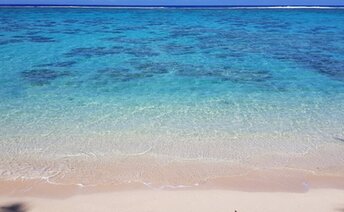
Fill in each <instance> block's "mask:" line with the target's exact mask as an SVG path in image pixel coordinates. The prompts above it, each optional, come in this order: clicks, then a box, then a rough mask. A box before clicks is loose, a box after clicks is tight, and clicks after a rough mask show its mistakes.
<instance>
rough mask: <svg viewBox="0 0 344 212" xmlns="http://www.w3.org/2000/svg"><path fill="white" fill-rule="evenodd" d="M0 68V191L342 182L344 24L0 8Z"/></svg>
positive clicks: (246, 15)
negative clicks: (164, 176)
mask: <svg viewBox="0 0 344 212" xmlns="http://www.w3.org/2000/svg"><path fill="white" fill-rule="evenodd" d="M0 64H1V65H0V85H1V87H0V99H1V101H0V175H1V177H2V178H3V179H13V178H18V177H21V178H40V177H45V178H49V177H51V176H56V175H59V176H60V177H59V179H57V180H56V181H59V180H61V179H63V177H64V176H67V175H70V174H71V173H74V172H75V171H73V170H75V169H77V170H78V172H77V173H75V176H82V177H80V181H81V178H82V179H85V178H87V176H88V175H96V174H94V173H91V171H90V170H89V169H90V168H94V170H97V169H99V170H98V172H95V173H101V172H102V171H101V168H99V167H103V166H104V167H105V166H106V165H104V164H110V165H111V166H112V167H113V166H115V168H114V170H118V169H119V167H124V166H125V165H126V163H127V162H128V161H127V160H129V161H135V162H128V167H129V166H130V167H132V165H133V164H134V167H136V169H135V170H127V169H120V170H122V171H123V172H124V173H123V172H122V173H121V174H119V173H116V172H115V171H114V173H109V175H110V176H108V177H104V179H103V180H104V181H112V180H116V181H130V180H143V179H140V176H142V175H140V174H142V172H145V171H146V172H150V171H152V170H154V169H155V168H156V167H159V166H160V167H161V166H166V163H167V164H169V163H170V162H171V161H173V162H175V161H179V162H181V163H182V162H183V161H185V160H191V161H195V162H200V163H207V162H211V163H214V162H221V163H225V164H226V166H227V165H228V166H230V164H235V167H236V166H238V165H242V166H245V167H255V168H271V167H275V168H285V167H288V168H295V169H306V170H317V171H319V172H323V173H330V174H337V175H338V174H339V175H343V173H344V172H343V170H344V154H343V153H344V142H343V141H344V109H343V105H344V10H317V9H311V10H302V9H300V10H292V9H289V10H283V9H281V10H279V9H274V10H263V9H252V10H240V9H237V10H183V9H161V10H159V9H153V10H139V9H138V10H134V9H129V10H126V9H47V8H44V9H32V8H31V9H18V8H16V9H9V8H1V9H0ZM138 156H139V157H140V158H142V157H144V158H146V159H147V158H154V160H155V161H160V162H162V164H164V165H161V164H160V165H159V163H158V165H157V164H155V163H154V164H155V165H154V166H153V165H152V166H149V165H147V161H150V159H147V160H146V159H142V160H136V159H135V158H136V157H138ZM123 158H125V159H123ZM88 162H90V164H92V167H90V166H87V165H80V164H81V163H82V164H87V163H88ZM148 164H149V163H148ZM212 166H213V165H212ZM80 167H84V168H80ZM104 169H105V168H104ZM104 169H103V170H104ZM156 170H159V169H156ZM228 170H230V169H228ZM228 172H229V171H228ZM61 173H62V174H61ZM126 173H127V174H126ZM226 174H228V173H227V172H223V170H221V169H218V170H216V171H214V170H212V169H209V167H208V168H204V167H203V168H202V170H201V171H200V170H190V169H189V172H187V173H185V170H184V171H183V172H182V173H179V174H178V173H177V174H175V179H178V177H182V178H183V179H185V178H187V177H188V176H190V177H194V176H195V175H197V180H199V179H203V178H204V179H205V178H207V177H209V176H210V175H216V176H220V175H226ZM74 180H75V181H78V178H77V177H76V179H75V178H74ZM73 182H74V181H73ZM178 182H179V183H181V184H182V183H183V180H180V181H178V180H176V183H178Z"/></svg>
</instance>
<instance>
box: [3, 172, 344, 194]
mask: <svg viewBox="0 0 344 212" xmlns="http://www.w3.org/2000/svg"><path fill="white" fill-rule="evenodd" d="M0 188H1V189H0V199H1V197H38V198H45V197H49V198H69V197H72V196H75V195H91V194H100V193H111V192H119V191H135V190H143V191H189V190H193V191H210V190H224V191H235V192H249V193H250V192H253V193H259V192H266V193H307V192H309V191H311V190H321V189H330V190H331V189H336V190H341V191H343V192H344V176H343V175H341V176H331V175H326V174H324V175H321V174H316V173H312V172H305V171H298V172H296V171H294V172H290V171H289V172H288V171H286V170H284V171H282V170H268V171H255V172H250V173H247V174H246V175H241V176H240V175H238V176H227V177H215V178H211V179H207V180H204V181H203V182H199V183H195V184H193V185H190V184H185V185H183V184H162V183H161V182H160V183H153V182H142V181H128V182H117V183H111V182H109V183H103V184H97V185H83V184H67V183H66V184H63V183H49V182H48V181H47V180H44V179H17V180H1V181H0Z"/></svg>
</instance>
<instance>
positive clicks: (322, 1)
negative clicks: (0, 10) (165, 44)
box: [0, 0, 344, 6]
mask: <svg viewBox="0 0 344 212" xmlns="http://www.w3.org/2000/svg"><path fill="white" fill-rule="evenodd" d="M0 4H63V5H66V4H71V5H342V6H344V0H0Z"/></svg>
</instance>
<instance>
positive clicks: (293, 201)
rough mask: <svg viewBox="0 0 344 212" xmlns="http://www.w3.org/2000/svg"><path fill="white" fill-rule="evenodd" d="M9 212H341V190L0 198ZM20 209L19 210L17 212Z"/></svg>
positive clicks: (140, 192)
mask: <svg viewBox="0 0 344 212" xmlns="http://www.w3.org/2000/svg"><path fill="white" fill-rule="evenodd" d="M0 205H1V207H3V210H2V211H4V212H5V211H6V212H7V211H11V210H5V209H4V207H10V206H12V207H13V208H17V209H18V210H13V211H18V212H19V211H32V212H45V211H51V212H53V211H56V212H57V211H120V212H129V211H132V212H137V211H142V212H148V211H149V212H155V211H164V212H175V211H180V212H184V211H185V212H193V211H195V212H196V211H197V212H203V211H204V212H205V211H217V212H234V211H237V212H255V211H257V212H259V211H264V212H277V211H278V212H291V211H302V212H315V211H322V212H330V211H333V212H342V211H344V190H335V189H315V190H311V191H308V192H306V193H290V192H242V191H230V190H177V191H176V190H174V191H161V190H131V191H118V192H106V193H95V194H86V195H74V196H71V197H68V198H52V197H0ZM19 209H20V210H19ZM21 209H22V210H21Z"/></svg>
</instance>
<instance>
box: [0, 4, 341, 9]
mask: <svg viewBox="0 0 344 212" xmlns="http://www.w3.org/2000/svg"><path fill="white" fill-rule="evenodd" d="M0 7H113V8H116V7H119V8H120V7H125V8H159V7H160V8H161V7H164V8H205V7H208V8H221V7H222V8H226V7H227V8H240V7H241V8H274V7H275V8H288V7H289V8H336V7H344V5H301V4H300V5H287V4H281V5H182V4H181V5H163V4H156V5H142V4H138V5H125V4H117V5H116V4H113V5H112V4H108V5H105V4H104V5H102V4H0Z"/></svg>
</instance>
